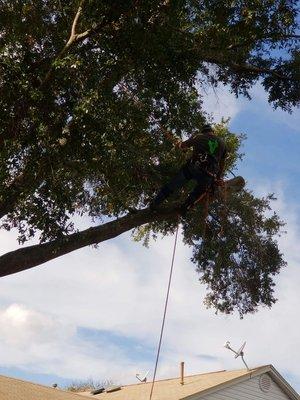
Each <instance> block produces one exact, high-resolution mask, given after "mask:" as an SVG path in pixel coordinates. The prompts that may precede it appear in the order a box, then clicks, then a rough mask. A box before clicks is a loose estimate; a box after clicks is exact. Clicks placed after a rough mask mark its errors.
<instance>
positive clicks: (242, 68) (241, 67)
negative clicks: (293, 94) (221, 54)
mask: <svg viewBox="0 0 300 400" xmlns="http://www.w3.org/2000/svg"><path fill="white" fill-rule="evenodd" d="M204 61H205V62H208V63H210V64H216V65H219V66H222V67H228V68H232V69H233V70H235V71H237V72H247V73H249V72H250V73H254V74H257V75H260V74H267V75H273V76H275V77H276V78H278V79H281V80H288V79H289V78H288V77H286V76H284V75H281V74H279V73H278V72H276V71H275V70H274V69H269V68H262V67H258V66H256V65H252V64H237V63H234V62H229V61H228V62H226V61H225V60H221V59H218V58H215V57H206V58H205V60H204Z"/></svg>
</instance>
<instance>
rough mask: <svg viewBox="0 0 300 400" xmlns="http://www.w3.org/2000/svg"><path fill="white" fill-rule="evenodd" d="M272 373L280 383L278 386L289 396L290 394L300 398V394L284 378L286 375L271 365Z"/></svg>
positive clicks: (296, 399)
mask: <svg viewBox="0 0 300 400" xmlns="http://www.w3.org/2000/svg"><path fill="white" fill-rule="evenodd" d="M269 373H270V375H271V376H272V378H273V379H274V381H275V382H276V383H277V384H278V386H279V387H280V388H281V389H282V391H283V392H285V393H286V394H287V395H288V396H290V397H291V398H292V399H293V400H299V399H300V396H299V394H298V393H297V392H296V390H295V389H293V387H292V386H291V385H290V384H289V383H288V382H287V381H286V380H285V379H284V377H283V376H282V375H281V374H280V373H279V372H278V371H277V369H276V368H275V367H274V366H273V365H270V372H269Z"/></svg>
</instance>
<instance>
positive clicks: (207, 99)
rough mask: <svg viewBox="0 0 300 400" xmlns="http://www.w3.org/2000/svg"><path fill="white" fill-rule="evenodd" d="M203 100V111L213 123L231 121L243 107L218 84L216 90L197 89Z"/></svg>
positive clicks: (212, 88) (239, 101)
mask: <svg viewBox="0 0 300 400" xmlns="http://www.w3.org/2000/svg"><path fill="white" fill-rule="evenodd" d="M199 93H200V94H201V97H202V99H203V109H204V110H205V111H206V112H207V113H208V114H210V115H211V117H212V118H213V121H214V122H216V123H219V122H221V120H222V118H224V119H227V118H230V119H231V120H233V119H234V118H235V117H236V116H237V114H238V113H239V112H240V111H242V109H243V107H244V103H243V101H241V100H240V99H237V98H236V96H235V95H234V94H233V93H231V92H230V90H229V88H228V87H226V86H224V85H222V84H220V85H219V86H218V87H217V88H214V87H212V86H208V87H207V88H206V89H205V88H202V87H201V88H200V87H199Z"/></svg>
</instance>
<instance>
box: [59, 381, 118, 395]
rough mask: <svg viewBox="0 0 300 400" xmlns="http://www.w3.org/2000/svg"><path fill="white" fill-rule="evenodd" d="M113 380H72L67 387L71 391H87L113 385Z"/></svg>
mask: <svg viewBox="0 0 300 400" xmlns="http://www.w3.org/2000/svg"><path fill="white" fill-rule="evenodd" d="M112 384H113V382H112V381H111V380H110V379H106V380H104V381H95V380H94V379H92V378H89V379H85V380H77V381H74V382H72V383H71V384H70V385H69V386H67V387H66V390H68V391H69V392H87V391H91V390H95V389H100V388H102V387H104V388H106V387H108V386H111V385H112Z"/></svg>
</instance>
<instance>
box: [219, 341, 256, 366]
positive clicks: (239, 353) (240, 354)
mask: <svg viewBox="0 0 300 400" xmlns="http://www.w3.org/2000/svg"><path fill="white" fill-rule="evenodd" d="M245 346H246V342H244V343H243V344H242V346H241V347H240V348H239V350H238V351H235V350H233V348H232V347H231V346H230V342H228V341H227V342H226V343H225V344H224V347H225V349H228V350H230V351H232V352H233V353H234V354H235V356H234V358H239V357H241V359H242V360H243V363H244V364H245V366H246V368H247V371H250V369H249V367H248V365H247V363H246V361H245V359H244V348H245Z"/></svg>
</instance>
